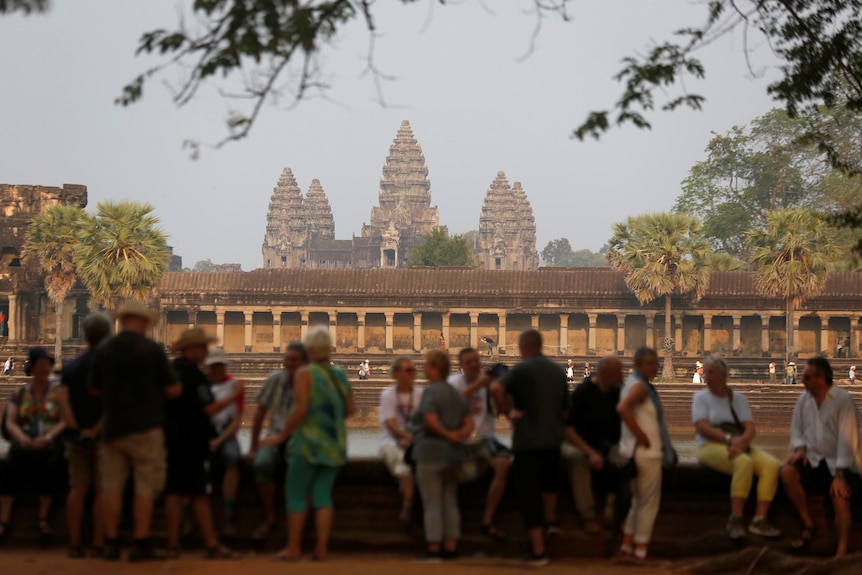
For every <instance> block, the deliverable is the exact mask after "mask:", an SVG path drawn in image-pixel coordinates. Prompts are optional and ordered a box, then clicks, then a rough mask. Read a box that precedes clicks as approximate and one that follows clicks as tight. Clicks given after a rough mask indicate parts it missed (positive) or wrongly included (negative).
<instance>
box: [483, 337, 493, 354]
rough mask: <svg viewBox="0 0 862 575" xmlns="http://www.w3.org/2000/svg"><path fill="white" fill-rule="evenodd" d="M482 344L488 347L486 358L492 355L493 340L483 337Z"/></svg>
mask: <svg viewBox="0 0 862 575" xmlns="http://www.w3.org/2000/svg"><path fill="white" fill-rule="evenodd" d="M482 342H483V343H484V344H485V345H487V346H488V357H490V356H492V355H494V340H493V339H491V338H490V337H483V338H482Z"/></svg>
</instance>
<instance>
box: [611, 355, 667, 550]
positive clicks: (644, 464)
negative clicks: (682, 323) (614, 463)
mask: <svg viewBox="0 0 862 575" xmlns="http://www.w3.org/2000/svg"><path fill="white" fill-rule="evenodd" d="M656 375H658V355H657V354H656V352H655V350H653V349H650V348H647V347H642V348H639V349H638V350H637V351H636V352H635V356H634V370H633V371H632V373H631V374H630V375H629V377H628V379H627V380H626V382H625V385H623V388H622V391H621V392H620V403H619V405H618V406H617V411H618V412H619V414H620V419H621V420H622V422H623V425H622V435H621V436H620V456H622V457H625V458H627V459H633V460H634V464H635V467H636V469H637V474H636V476H635V478H634V480H633V482H632V502H631V509H630V510H629V514H628V517H626V521H625V525H624V526H623V544H622V546H621V547H620V556H624V557H634V558H635V559H637V560H645V559H647V558H648V554H647V551H648V549H649V543H650V539H651V538H652V530H653V525H654V524H655V518H656V515H657V514H658V509H659V505H660V504H661V479H662V468H670V467H672V466H673V465H675V464H676V453H675V452H674V450H673V445H672V444H671V441H670V434H669V433H668V431H667V426H666V425H665V421H664V413H663V412H664V409H663V408H662V404H661V400H660V399H659V397H658V392H657V391H656V389H655V386H653V384H652V383H650V380H652V379H653V378H654V377H655V376H656Z"/></svg>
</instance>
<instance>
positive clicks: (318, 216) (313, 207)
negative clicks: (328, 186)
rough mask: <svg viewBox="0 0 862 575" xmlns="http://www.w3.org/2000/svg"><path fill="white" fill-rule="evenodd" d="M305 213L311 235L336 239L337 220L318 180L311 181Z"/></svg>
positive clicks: (305, 203)
mask: <svg viewBox="0 0 862 575" xmlns="http://www.w3.org/2000/svg"><path fill="white" fill-rule="evenodd" d="M303 208H304V210H303V213H304V217H305V221H306V224H307V225H308V233H309V234H319V235H320V236H321V237H323V238H329V239H334V238H335V220H334V219H333V217H332V208H331V207H330V205H329V200H328V199H327V197H326V192H324V191H323V186H321V185H320V180H318V179H317V178H315V179H313V180H311V186H310V187H309V188H308V193H307V194H305V201H304V202H303Z"/></svg>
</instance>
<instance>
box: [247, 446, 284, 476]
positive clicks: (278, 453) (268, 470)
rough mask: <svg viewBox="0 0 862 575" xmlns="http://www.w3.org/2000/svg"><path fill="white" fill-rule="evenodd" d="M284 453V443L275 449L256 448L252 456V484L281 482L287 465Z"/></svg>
mask: <svg viewBox="0 0 862 575" xmlns="http://www.w3.org/2000/svg"><path fill="white" fill-rule="evenodd" d="M286 451H287V449H286V447H285V444H284V443H282V444H281V445H278V446H276V447H258V448H257V452H256V453H255V454H254V482H255V483H258V484H260V483H277V482H278V481H279V480H281V479H282V478H283V477H284V470H285V468H286V463H287V461H286V459H285V457H286V455H285V454H286Z"/></svg>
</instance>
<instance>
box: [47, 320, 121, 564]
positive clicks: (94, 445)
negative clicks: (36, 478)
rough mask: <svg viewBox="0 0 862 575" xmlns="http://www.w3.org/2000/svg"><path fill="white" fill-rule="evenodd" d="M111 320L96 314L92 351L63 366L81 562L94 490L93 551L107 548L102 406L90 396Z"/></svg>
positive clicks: (73, 528) (89, 333)
mask: <svg viewBox="0 0 862 575" xmlns="http://www.w3.org/2000/svg"><path fill="white" fill-rule="evenodd" d="M113 323H114V322H113V320H112V319H111V316H109V315H108V314H106V313H93V314H90V315H88V316H87V317H86V318H85V319H84V322H83V328H84V339H86V340H87V346H88V349H87V351H85V352H84V353H82V354H81V355H79V356H78V357H76V358H75V359H73V360H72V361H71V362H69V363H68V364H66V365H65V366H63V374H62V378H61V387H60V396H59V402H60V413H61V414H62V416H63V421H64V423H65V424H66V429H67V433H66V437H67V440H66V460H67V461H68V464H69V495H68V497H67V498H66V522H67V524H68V529H69V551H68V554H69V557H70V558H72V559H81V558H83V557H84V548H83V546H82V543H81V523H82V522H83V520H84V513H85V506H86V503H87V496H88V495H89V492H90V488H92V489H93V549H94V550H95V552H96V554H97V555H101V553H102V550H103V548H104V546H105V532H104V528H103V523H102V520H103V517H102V482H101V481H100V479H99V469H98V465H97V462H96V455H97V452H98V445H99V439H100V437H101V434H102V433H101V427H102V402H101V400H99V398H97V397H94V396H93V395H91V394H90V392H89V390H88V389H87V380H88V378H89V376H90V369H91V367H92V365H93V357H94V356H95V354H96V348H97V347H98V346H99V344H100V343H102V341H104V340H105V339H107V338H108V337H109V336H110V335H111V328H112V327H113Z"/></svg>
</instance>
